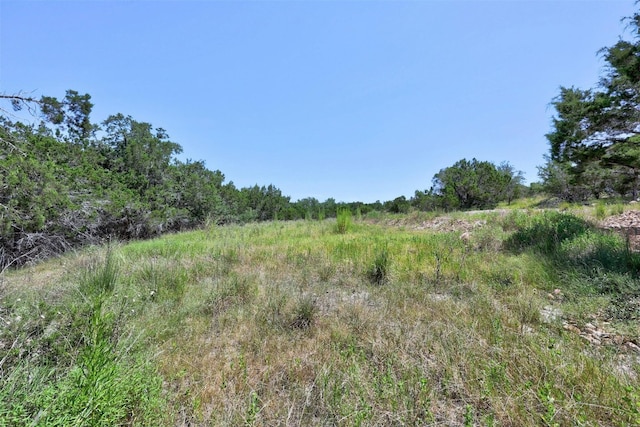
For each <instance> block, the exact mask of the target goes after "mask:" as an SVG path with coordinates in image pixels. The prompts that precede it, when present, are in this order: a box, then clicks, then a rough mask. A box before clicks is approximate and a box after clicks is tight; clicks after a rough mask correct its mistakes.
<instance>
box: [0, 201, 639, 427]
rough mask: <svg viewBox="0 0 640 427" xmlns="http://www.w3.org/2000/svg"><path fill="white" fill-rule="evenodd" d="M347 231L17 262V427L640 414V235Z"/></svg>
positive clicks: (527, 421)
mask: <svg viewBox="0 0 640 427" xmlns="http://www.w3.org/2000/svg"><path fill="white" fill-rule="evenodd" d="M341 231H344V232H338V231H337V227H336V223H335V221H321V222H319V221H298V222H272V223H263V224H251V225H245V226H229V227H218V228H210V229H207V230H202V231H197V232H191V233H182V234H175V235H168V236H164V237H162V238H159V239H155V240H152V241H140V242H133V243H129V244H126V245H124V244H123V245H119V244H114V245H111V246H110V247H109V248H90V249H88V250H85V251H82V252H80V253H78V254H75V255H68V256H65V257H62V258H60V259H55V260H51V261H48V262H46V263H43V264H40V265H37V266H33V267H28V268H24V269H22V270H19V271H11V272H6V273H5V274H4V276H3V277H2V278H1V280H2V282H1V284H2V285H1V286H2V287H1V288H0V289H1V293H0V328H1V329H0V381H2V384H1V387H0V390H1V391H0V402H2V403H0V425H31V424H35V425H56V423H57V424H58V425H73V424H75V425H83V424H84V425H87V424H91V425H115V424H120V425H122V424H124V425H184V426H186V425H197V426H200V425H216V426H217V425H229V426H237V425H256V426H272V425H274V426H275V425H283V426H308V425H318V426H333V425H337V426H358V425H362V426H365V425H366V426H389V425H398V426H404V425H448V426H449V425H453V426H455V425H499V426H537V425H549V426H553V425H562V426H564V425H581V426H602V425H604V426H608V425H611V426H614V425H615V426H618V425H638V424H640V389H639V388H638V386H639V384H640V380H639V378H638V374H639V372H640V371H639V369H638V357H639V356H640V353H639V352H640V348H638V346H637V345H638V337H639V336H640V333H639V328H638V319H639V318H640V299H639V298H638V289H640V285H639V284H640V282H639V281H638V267H639V266H640V257H639V255H638V254H637V253H635V252H633V251H631V250H630V248H629V247H628V245H626V242H625V239H624V238H623V237H621V236H619V235H617V234H615V233H608V232H605V231H602V230H601V229H599V228H598V227H596V226H595V225H593V224H592V223H590V222H588V221H586V220H584V219H583V218H582V217H580V216H576V215H571V214H568V213H557V212H546V213H545V212H535V213H527V212H524V211H513V212H493V213H476V214H471V215H469V214H466V215H453V216H452V217H447V218H443V217H437V216H435V215H431V216H428V217H427V216H425V217H419V216H414V217H411V216H405V217H393V218H387V219H385V220H378V221H375V223H374V221H355V222H354V223H352V224H350V225H349V227H348V228H347V229H346V230H341ZM73 402H76V403H73ZM77 402H80V403H77ZM74 411H75V412H74Z"/></svg>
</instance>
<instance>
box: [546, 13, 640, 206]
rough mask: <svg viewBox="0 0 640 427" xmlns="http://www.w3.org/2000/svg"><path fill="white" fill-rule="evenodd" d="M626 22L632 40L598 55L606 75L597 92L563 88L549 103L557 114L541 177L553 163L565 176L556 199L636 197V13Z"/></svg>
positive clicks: (639, 63)
mask: <svg viewBox="0 0 640 427" xmlns="http://www.w3.org/2000/svg"><path fill="white" fill-rule="evenodd" d="M626 21H627V23H628V28H629V29H630V30H631V35H632V39H633V40H632V41H627V40H622V39H621V40H619V41H618V42H617V43H616V44H615V45H613V46H611V47H608V48H604V49H602V50H600V54H601V55H602V57H603V59H604V61H605V63H606V71H605V73H604V76H603V77H602V79H601V81H600V84H599V85H598V87H596V88H594V89H587V90H582V89H577V88H573V87H571V88H566V87H561V88H560V94H559V95H558V96H557V97H556V98H555V99H554V100H553V102H552V105H553V106H554V107H555V110H556V114H555V116H554V118H553V123H552V131H551V132H549V133H548V134H547V135H546V136H547V139H548V141H549V144H550V159H549V160H550V162H552V164H550V165H549V167H548V168H545V170H543V173H544V174H543V175H541V177H542V178H543V179H545V176H547V177H548V176H549V174H548V173H546V172H549V171H551V169H552V168H555V167H556V166H553V164H556V165H561V166H560V167H561V168H562V169H563V170H564V171H565V173H566V174H567V185H566V186H565V187H564V188H563V189H562V193H560V194H557V195H559V196H561V197H564V198H571V199H580V198H584V197H588V196H589V195H592V196H596V197H598V196H599V195H600V194H602V192H619V193H620V194H622V195H631V196H632V197H633V198H637V197H638V188H639V185H640V180H639V178H640V128H639V126H638V125H639V124H640V12H636V13H634V15H633V16H632V17H629V18H626ZM552 177H553V175H552ZM547 187H548V188H557V186H556V185H554V184H551V185H547Z"/></svg>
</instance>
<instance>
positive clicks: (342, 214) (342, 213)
mask: <svg viewBox="0 0 640 427" xmlns="http://www.w3.org/2000/svg"><path fill="white" fill-rule="evenodd" d="M352 225H353V217H352V214H351V210H349V209H340V210H338V215H337V218H336V227H335V230H336V233H338V234H345V233H347V232H348V231H349V230H351V227H352Z"/></svg>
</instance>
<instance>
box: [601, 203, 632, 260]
mask: <svg viewBox="0 0 640 427" xmlns="http://www.w3.org/2000/svg"><path fill="white" fill-rule="evenodd" d="M600 226H601V227H602V228H605V229H608V230H613V231H615V232H617V233H620V234H622V235H623V236H625V237H627V238H628V239H629V246H630V247H631V249H633V250H636V251H637V250H640V211H626V212H624V213H622V214H620V215H615V216H611V217H609V218H606V219H605V220H604V221H602V222H601V224H600Z"/></svg>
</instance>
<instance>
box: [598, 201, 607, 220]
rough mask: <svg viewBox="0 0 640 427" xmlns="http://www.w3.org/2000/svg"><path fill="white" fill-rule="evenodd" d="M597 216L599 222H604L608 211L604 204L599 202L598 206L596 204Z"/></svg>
mask: <svg viewBox="0 0 640 427" xmlns="http://www.w3.org/2000/svg"><path fill="white" fill-rule="evenodd" d="M595 215H596V218H597V219H599V220H603V219H605V218H606V216H607V210H606V208H605V204H604V203H603V202H598V204H596V210H595Z"/></svg>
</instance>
